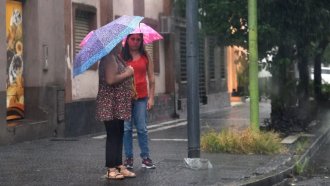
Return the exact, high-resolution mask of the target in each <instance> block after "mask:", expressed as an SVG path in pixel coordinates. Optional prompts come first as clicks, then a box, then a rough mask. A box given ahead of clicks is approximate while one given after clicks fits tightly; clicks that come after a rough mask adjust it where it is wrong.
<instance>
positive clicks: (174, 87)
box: [0, 0, 229, 144]
mask: <svg viewBox="0 0 330 186" xmlns="http://www.w3.org/2000/svg"><path fill="white" fill-rule="evenodd" d="M13 4H15V6H14V5H13ZM16 6H17V7H18V8H17V7H16ZM0 7H1V8H0V9H1V10H0V24H1V25H6V27H0V35H1V37H0V61H2V62H1V63H0V144H11V143H16V142H21V141H27V140H33V139H39V138H47V137H58V138H62V137H63V138H64V137H75V136H79V135H84V134H91V133H97V132H101V131H103V130H104V129H103V125H102V124H101V123H99V122H97V121H96V120H95V117H94V115H95V113H94V110H95V98H96V94H97V88H98V87H97V86H98V68H97V64H96V65H94V66H92V67H91V68H90V69H88V70H87V71H86V72H85V73H83V74H81V75H79V76H76V77H74V78H73V76H72V63H73V61H74V58H75V55H76V53H77V52H78V51H79V49H80V48H79V43H80V41H81V40H82V38H84V36H85V35H86V34H87V33H88V32H89V31H91V30H94V29H96V28H98V27H100V26H102V25H105V24H106V23H108V22H111V21H112V20H114V19H116V18H117V17H120V16H122V15H140V16H144V17H145V19H144V20H143V22H144V23H146V24H148V25H150V26H151V27H153V28H154V29H155V30H157V31H159V32H160V33H161V34H162V35H163V37H164V39H163V40H161V41H158V42H155V43H153V44H151V45H148V46H146V50H147V51H148V53H149V54H151V56H152V58H153V60H154V64H155V74H156V92H155V93H156V98H155V107H154V109H153V110H152V111H151V112H150V113H149V122H150V123H155V122H161V121H166V120H170V119H173V118H178V117H180V118H184V117H186V105H187V103H186V102H187V101H186V91H187V90H186V85H187V77H186V57H185V32H186V30H185V23H184V20H182V19H178V18H176V17H175V16H173V14H172V9H173V1H172V0H157V1H154V0H21V1H14V0H0ZM13 7H14V8H13ZM17 25H21V27H18V26H17ZM17 28H19V29H17ZM18 36H22V37H18ZM199 41H200V44H199V45H200V46H199V49H200V50H199V51H200V52H199V66H200V71H199V80H200V83H199V87H200V88H199V91H200V105H201V106H200V108H201V111H208V110H214V109H219V108H221V107H225V106H228V105H229V93H228V91H227V69H226V68H227V67H226V66H227V65H226V57H227V53H226V52H227V50H226V49H225V47H219V46H216V44H215V43H214V39H212V37H202V38H200V39H199ZM12 51H14V53H13V55H11V54H12ZM18 57H19V58H18ZM19 59H20V61H19V62H20V63H16V61H17V60H19ZM17 64H18V65H17ZM15 69H18V70H15ZM13 74H14V75H13ZM17 74H18V75H21V76H18V75H17ZM13 77H15V78H13ZM11 87H14V88H15V93H11V92H12V90H13V89H12V88H11ZM17 87H18V88H17ZM13 113H14V116H15V117H14V116H12V115H13ZM9 115H10V116H11V117H9Z"/></svg>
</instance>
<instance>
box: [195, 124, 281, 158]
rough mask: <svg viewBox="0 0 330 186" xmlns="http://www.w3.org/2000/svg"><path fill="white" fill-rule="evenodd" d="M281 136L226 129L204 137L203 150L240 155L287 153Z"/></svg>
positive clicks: (202, 139) (212, 132)
mask: <svg viewBox="0 0 330 186" xmlns="http://www.w3.org/2000/svg"><path fill="white" fill-rule="evenodd" d="M280 141H281V140H280V137H279V134H277V133H275V132H260V131H253V130H252V129H250V128H249V129H246V130H243V131H238V130H233V129H224V130H222V131H221V132H215V131H210V132H206V133H205V134H203V135H202V138H201V148H202V150H204V151H206V152H212V153H216V152H228V153H238V154H252V153H253V154H276V153H282V152H285V151H286V148H285V147H284V146H283V145H282V144H281V143H280Z"/></svg>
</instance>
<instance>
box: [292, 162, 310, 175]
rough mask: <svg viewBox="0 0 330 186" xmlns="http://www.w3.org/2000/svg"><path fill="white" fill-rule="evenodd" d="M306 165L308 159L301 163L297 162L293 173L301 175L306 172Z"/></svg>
mask: <svg viewBox="0 0 330 186" xmlns="http://www.w3.org/2000/svg"><path fill="white" fill-rule="evenodd" d="M308 163H309V159H308V158H305V159H304V160H303V161H297V162H296V163H295V165H294V172H295V173H296V174H298V175H301V174H302V173H303V172H304V171H305V170H306V168H307V165H308Z"/></svg>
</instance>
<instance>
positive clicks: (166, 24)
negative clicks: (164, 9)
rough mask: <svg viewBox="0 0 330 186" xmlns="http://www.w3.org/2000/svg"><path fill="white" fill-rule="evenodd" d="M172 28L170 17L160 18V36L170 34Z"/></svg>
mask: <svg viewBox="0 0 330 186" xmlns="http://www.w3.org/2000/svg"><path fill="white" fill-rule="evenodd" d="M171 27H172V17H170V16H161V17H160V32H161V33H162V34H169V33H171V30H172V29H171Z"/></svg>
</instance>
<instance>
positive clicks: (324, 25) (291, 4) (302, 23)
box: [176, 0, 330, 128]
mask: <svg viewBox="0 0 330 186" xmlns="http://www.w3.org/2000/svg"><path fill="white" fill-rule="evenodd" d="M176 3H177V4H176V5H178V6H179V7H181V11H183V10H184V4H185V0H177V1H176ZM199 7H200V8H199V13H200V14H199V19H200V22H201V24H202V29H203V32H204V33H205V34H209V35H216V36H217V38H218V43H220V44H223V45H227V46H228V45H239V46H242V47H245V48H247V39H248V38H247V37H248V34H247V32H248V27H247V16H248V14H247V10H248V9H247V1H242V0H200V1H199ZM329 41H330V1H329V0H258V46H259V47H258V50H259V52H258V53H259V57H260V58H263V57H265V56H266V55H267V54H268V53H269V51H274V48H276V52H275V57H274V58H273V61H272V62H271V67H272V69H271V70H272V74H273V82H272V87H273V93H272V121H273V123H275V125H283V126H286V127H287V128H289V127H288V126H289V125H290V123H294V122H293V121H292V120H291V121H290V117H288V116H286V115H285V114H284V113H294V114H295V115H296V117H292V118H300V119H303V120H304V119H305V120H306V122H308V119H309V118H308V117H306V116H308V115H310V114H309V113H308V112H309V111H310V108H311V107H310V105H309V103H308V102H306V100H309V97H310V95H311V93H310V91H309V87H310V86H309V80H310V78H309V77H310V76H309V67H310V66H313V67H314V77H315V78H314V79H315V82H314V94H315V96H316V99H317V100H319V101H322V100H320V97H322V96H320V95H319V94H320V93H321V91H320V89H321V72H320V71H321V63H322V62H324V61H325V59H327V58H326V57H327V56H329V54H328V51H329V49H328V48H329ZM295 66H297V67H298V73H299V79H297V78H296V74H295V73H294V72H295ZM294 107H296V109H297V111H290V112H286V111H288V110H290V109H292V108H294ZM300 116H302V117H300ZM287 117H288V118H289V119H288V118H287ZM306 122H303V121H301V122H300V121H299V122H296V123H301V124H300V125H301V126H300V127H301V128H304V127H305V125H306ZM279 128H281V127H279Z"/></svg>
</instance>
